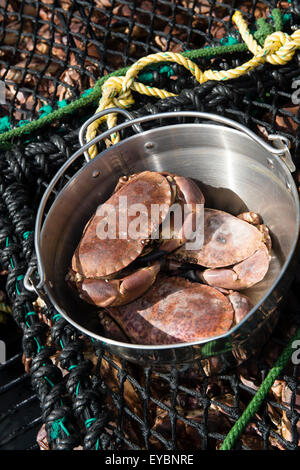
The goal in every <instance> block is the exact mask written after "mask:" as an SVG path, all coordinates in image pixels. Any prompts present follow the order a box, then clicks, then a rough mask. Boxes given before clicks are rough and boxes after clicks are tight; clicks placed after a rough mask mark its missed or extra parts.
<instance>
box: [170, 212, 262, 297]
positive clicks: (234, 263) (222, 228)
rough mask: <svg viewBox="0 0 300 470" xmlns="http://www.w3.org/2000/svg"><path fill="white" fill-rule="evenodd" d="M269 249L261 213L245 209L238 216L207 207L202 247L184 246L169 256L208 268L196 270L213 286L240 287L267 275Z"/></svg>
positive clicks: (237, 288) (251, 283)
mask: <svg viewBox="0 0 300 470" xmlns="http://www.w3.org/2000/svg"><path fill="white" fill-rule="evenodd" d="M270 251H271V237H270V235H269V231H268V228H267V227H266V226H265V225H263V224H262V223H261V219H260V217H259V215H258V214H256V213H254V212H245V213H243V214H240V215H239V216H237V217H235V216H233V215H231V214H229V213H227V212H223V211H220V210H216V209H205V210H204V243H203V246H202V247H201V248H200V249H199V250H187V249H186V248H185V246H182V247H180V248H179V249H178V250H176V251H175V252H174V253H172V254H171V255H170V256H169V259H170V260H171V261H178V262H180V263H191V264H194V265H198V266H201V267H204V268H207V269H205V270H204V271H202V272H201V271H197V273H198V275H199V277H200V279H201V280H202V281H203V282H205V283H207V284H209V285H211V286H214V287H220V288H224V289H233V290H241V289H245V288H248V287H251V286H253V285H254V284H256V283H258V282H260V281H261V280H262V279H263V278H264V277H265V275H266V273H267V271H268V269H269V263H270V259H271V256H270ZM173 266H174V267H175V266H176V265H173ZM174 267H173V269H174Z"/></svg>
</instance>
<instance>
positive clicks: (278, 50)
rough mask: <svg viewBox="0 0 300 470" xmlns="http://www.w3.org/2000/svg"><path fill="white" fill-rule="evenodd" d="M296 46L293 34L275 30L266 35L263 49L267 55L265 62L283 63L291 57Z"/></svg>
mask: <svg viewBox="0 0 300 470" xmlns="http://www.w3.org/2000/svg"><path fill="white" fill-rule="evenodd" d="M297 47H298V45H297V42H295V41H294V38H293V36H289V35H288V34H287V33H283V32H282V31H275V32H274V33H272V34H270V35H269V36H267V37H266V39H265V42H264V46H263V51H264V54H265V55H267V58H266V60H267V62H269V63H271V64H273V65H277V64H279V65H285V64H287V63H288V62H289V61H290V60H291V59H292V58H293V56H294V54H295V51H296V49H297Z"/></svg>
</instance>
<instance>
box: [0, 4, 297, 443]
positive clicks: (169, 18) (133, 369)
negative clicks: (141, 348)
mask: <svg viewBox="0 0 300 470" xmlns="http://www.w3.org/2000/svg"><path fill="white" fill-rule="evenodd" d="M0 5H1V6H0V17H1V33H0V34H1V40H0V44H1V46H0V76H1V80H2V84H3V86H4V87H5V103H3V104H2V105H1V107H0V112H1V119H0V131H2V134H0V143H1V148H2V150H1V155H0V165H1V172H0V178H1V181H0V183H1V184H0V188H1V189H0V223H1V228H0V249H1V252H0V270H1V288H2V290H1V302H2V303H1V304H0V308H1V313H2V321H3V323H2V325H5V322H6V327H4V326H3V329H2V332H3V333H2V336H3V339H4V340H5V341H6V342H7V343H8V342H9V338H12V337H14V338H15V343H14V342H13V341H12V340H10V341H12V343H13V344H12V349H11V353H10V355H11V357H10V358H8V361H7V363H4V364H2V365H1V374H2V378H3V379H2V380H3V383H2V382H1V385H0V393H1V396H2V400H1V403H3V406H2V405H1V406H2V408H1V410H0V411H1V414H0V429H1V430H2V431H1V434H2V435H1V437H0V448H3V449H10V448H14V447H17V448H18V446H19V448H24V446H25V447H27V448H33V447H34V442H30V440H29V441H28V442H27V441H26V442H27V443H26V444H25V443H24V442H25V441H23V442H21V441H18V442H17V437H18V436H20V434H22V433H23V434H24V432H25V431H26V430H27V429H30V430H31V431H32V434H31V436H35V435H36V434H37V431H38V430H39V437H38V440H39V446H40V447H43V448H49V447H50V448H51V449H74V448H83V449H111V450H115V449H151V450H152V449H153V450H173V449H175V450H186V449H220V448H221V447H222V445H223V446H225V447H226V448H234V449H253V450H256V449H259V450H261V449H264V450H269V449H273V450H274V449H287V450H295V449H297V448H298V441H299V431H298V430H299V406H300V405H299V403H300V402H299V396H300V395H299V365H298V364H297V357H295V356H294V357H293V359H292V360H291V353H292V351H293V344H294V343H292V344H290V343H289V341H290V340H293V341H295V340H297V338H298V336H299V332H298V328H299V305H300V298H299V282H300V279H299V270H297V269H296V275H295V278H294V280H293V282H292V285H291V287H290V289H289V292H288V293H287V294H286V296H285V298H284V301H283V302H282V303H281V304H280V305H279V310H280V316H279V323H278V325H277V327H276V329H275V330H274V332H273V333H272V335H271V337H270V338H269V339H268V341H267V342H266V343H265V344H264V345H262V348H261V351H260V353H259V354H258V355H256V356H255V357H251V358H249V359H248V360H247V361H245V362H244V363H243V364H241V365H240V366H239V367H236V368H232V367H231V366H230V365H229V364H226V363H224V364H223V365H222V368H221V369H219V368H218V369H216V370H214V369H213V364H212V363H209V364H207V365H206V366H205V365H203V363H202V362H200V361H199V362H197V361H195V362H194V363H193V364H190V365H189V366H187V367H186V368H185V369H184V370H178V369H177V368H176V367H174V368H172V367H171V368H170V370H168V371H158V370H155V369H153V368H151V367H142V366H138V365H135V364H132V363H129V362H127V361H125V360H123V359H121V358H119V357H117V356H114V355H112V354H110V353H109V352H108V351H106V350H105V348H104V346H103V345H101V344H99V343H98V342H96V341H92V340H91V339H90V338H88V337H85V336H83V335H82V334H81V333H80V332H79V331H77V330H76V329H74V328H73V327H72V326H71V325H70V324H69V323H67V322H66V321H65V320H64V319H63V318H62V317H61V316H60V315H59V314H58V313H57V312H56V311H55V310H54V309H53V307H52V306H51V305H50V304H49V303H46V304H45V303H44V302H43V301H42V300H41V299H37V298H36V295H34V294H32V293H30V292H28V291H26V290H25V288H24V285H23V280H24V276H25V273H26V271H27V269H28V267H30V266H33V265H35V258H34V247H33V235H34V234H33V230H34V221H35V216H36V212H37V209H38V206H39V202H40V199H41V196H42V194H43V193H44V191H45V189H46V187H47V185H48V184H49V182H50V180H51V178H52V177H53V176H54V174H55V173H56V172H57V170H58V169H59V168H60V167H61V165H62V164H63V163H64V162H65V161H66V160H67V159H68V158H69V157H70V156H71V155H72V154H73V153H74V152H75V151H76V150H77V149H78V148H79V142H78V131H79V129H80V127H81V125H82V123H83V122H84V121H85V120H86V119H87V118H88V117H90V116H91V115H92V114H93V113H95V111H96V109H97V106H98V104H99V99H100V97H101V87H102V85H103V84H104V83H105V80H106V79H107V78H109V77H111V76H114V77H117V76H124V74H125V73H126V71H127V70H128V67H130V66H131V65H132V64H134V63H135V62H136V61H137V60H139V59H141V58H143V57H145V56H148V55H149V54H153V53H155V54H157V53H166V52H167V51H171V52H174V53H183V54H184V57H186V58H191V59H192V60H193V63H195V64H196V65H197V66H198V67H199V68H200V69H201V70H203V71H205V70H210V69H213V70H218V71H224V72H228V70H231V69H234V68H236V67H238V66H241V65H242V64H244V63H245V62H246V61H247V60H249V59H250V58H251V57H252V53H251V52H250V51H249V49H248V47H247V46H246V45H245V43H244V42H243V41H242V39H241V35H240V33H239V32H238V30H237V28H236V25H235V24H234V21H233V20H232V18H233V15H234V13H235V11H236V10H238V11H241V12H242V14H243V17H244V19H245V20H246V21H247V24H248V25H249V29H250V32H251V34H252V35H253V37H254V38H255V39H256V41H257V42H258V43H259V44H260V45H263V44H264V41H265V38H266V37H267V36H268V35H270V34H272V33H273V32H274V31H283V32H286V33H287V34H289V35H291V34H293V32H294V31H296V30H297V29H299V26H298V25H299V24H300V11H299V9H298V6H297V2H293V1H291V2H276V1H269V2H267V1H264V2H257V1H245V2H238V1H234V0H232V1H231V0H227V1H222V2H221V1H214V0H209V1H205V0H203V1H191V2H190V1H185V0H182V1H177V2H172V1H160V0H158V1H155V2H150V1H148V0H145V1H111V0H103V1H100V0H99V1H94V2H87V1H73V2H69V1H52V0H49V1H45V2H40V1H29V0H27V1H20V2H19V1H13V2H12V1H10V2H7V1H5V0H3V1H1V4H0ZM212 47H213V49H212ZM299 54H300V53H299V52H298V51H295V53H294V55H293V57H291V59H290V60H289V61H287V62H286V63H284V64H278V65H274V64H270V63H265V64H262V65H259V66H257V67H255V69H254V70H252V71H250V72H248V73H246V74H242V75H241V76H240V77H237V78H229V79H226V80H220V81H216V80H206V81H205V82H203V83H202V84H200V83H199V82H198V80H197V79H196V78H195V76H193V74H191V73H190V71H189V70H188V69H187V68H186V67H184V66H183V65H182V64H179V63H174V62H163V63H157V64H152V63H150V64H148V65H147V67H145V68H144V69H143V70H142V71H140V73H139V75H138V79H139V82H141V83H142V84H144V85H145V86H148V87H152V88H157V89H163V90H166V91H167V92H168V93H169V94H170V95H168V96H166V97H165V98H163V99H160V98H159V97H157V96H148V95H145V94H141V93H139V92H137V91H133V92H132V93H133V98H134V102H133V103H132V105H131V106H130V111H131V113H132V114H133V116H136V117H137V116H143V115H146V114H153V113H156V112H163V111H180V110H199V111H207V112H213V113H216V114H220V115H222V116H227V117H229V118H231V119H233V120H236V121H237V122H240V123H242V124H244V125H246V126H247V127H248V128H250V129H251V130H253V131H254V132H255V133H257V134H258V135H259V136H261V137H262V138H265V137H266V135H267V134H271V133H272V134H274V133H276V132H280V133H281V134H282V135H284V136H286V137H287V138H289V140H290V141H291V145H292V147H291V151H292V155H293V159H294V162H295V165H296V167H297V170H296V172H295V180H296V183H297V184H298V183H299V173H298V171H299V156H298V153H299V126H298V124H299V105H298V102H297V88H298V87H299V84H298V86H297V80H299V83H300V72H299V60H300V55H299ZM100 77H104V78H100ZM99 79H100V85H99ZM171 94H172V95H171ZM176 122H181V121H176ZM156 124H157V123H156ZM106 125H107V123H106V122H103V123H101V125H100V127H99V130H104V129H105V128H106ZM153 125H155V123H154V122H152V123H148V124H146V125H143V129H147V128H151V126H153ZM130 132H131V131H128V130H125V131H122V133H121V136H120V137H121V139H123V138H126V137H127V136H128V135H129V133H130ZM100 149H101V147H100ZM78 165H79V164H78ZM78 168H79V166H77V167H76V165H75V168H74V169H73V170H72V171H74V172H75V171H76V170H77V169H78ZM69 176H70V175H69ZM10 312H12V314H13V322H12V323H11V319H10ZM2 325H1V327H2ZM295 335H296V336H295ZM297 335H298V336H297ZM14 354H15V355H14ZM20 355H22V360H23V363H24V366H25V370H26V372H25V374H23V372H21V371H20V368H19V367H17V366H16V364H18V363H20V361H21V359H20ZM12 369H14V371H16V372H15V375H13V373H12V372H11V370H12ZM24 377H25V378H24ZM27 379H30V383H31V387H32V395H31V394H30V391H28V392H26V393H27V395H26V396H24V398H23V399H22V400H23V401H18V398H17V397H18V394H15V395H14V394H12V392H11V391H12V389H13V388H14V387H17V386H18V383H22V380H27ZM11 396H16V400H15V401H13V400H12V398H9V397H11ZM37 401H38V403H39V406H38V405H37V403H36V402H37ZM29 402H30V404H31V405H32V404H35V412H33V414H32V415H30V418H29V414H27V416H28V421H27V422H26V419H25V418H24V416H26V413H25V414H24V409H25V408H24V407H25V406H28V404H29ZM6 403H9V405H8V407H7V405H6ZM249 405H250V406H249ZM22 413H23V414H22ZM19 416H23V418H22V419H21V418H18V417H19ZM8 424H9V429H10V431H9V432H8V433H7V432H6V431H5V430H6V429H8V428H7V426H8ZM32 439H34V437H32ZM16 442H17V443H16ZM22 446H23V447H22Z"/></svg>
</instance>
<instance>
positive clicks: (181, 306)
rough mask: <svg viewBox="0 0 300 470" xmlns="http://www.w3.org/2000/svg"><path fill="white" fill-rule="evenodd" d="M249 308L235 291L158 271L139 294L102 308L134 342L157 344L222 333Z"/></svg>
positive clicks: (107, 332) (204, 337)
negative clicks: (150, 282) (151, 283)
mask: <svg viewBox="0 0 300 470" xmlns="http://www.w3.org/2000/svg"><path fill="white" fill-rule="evenodd" d="M251 308H252V304H251V302H250V300H249V299H248V298H247V297H246V296H244V295H241V294H240V293H238V292H233V293H230V294H229V295H224V294H223V293H222V292H220V291H219V290H218V289H215V288H213V287H211V286H207V285H204V284H200V283H196V282H190V281H188V280H187V279H184V278H181V277H173V276H166V275H163V274H161V273H160V274H159V275H158V276H157V279H156V282H155V284H154V285H153V286H152V287H151V289H149V290H148V291H147V292H146V293H145V294H144V295H143V296H142V297H140V298H138V299H136V300H135V301H133V302H131V303H130V304H127V305H123V306H120V307H107V308H106V309H105V310H106V312H107V313H108V314H109V315H110V317H111V318H112V320H113V322H114V326H116V325H118V326H119V327H120V329H121V330H122V331H123V332H124V334H125V335H126V336H127V338H129V339H130V340H131V341H132V342H133V343H135V344H145V345H158V344H174V343H183V342H191V341H197V340H200V339H206V338H210V337H213V336H219V335H222V334H224V333H226V332H227V331H228V330H229V329H230V328H231V327H232V326H233V325H235V324H236V323H238V322H240V321H241V320H242V319H243V318H244V317H245V316H246V315H247V314H248V313H249V311H250V310H251ZM101 318H102V321H103V312H101ZM104 326H105V325H104ZM112 331H113V330H112ZM109 333H110V332H109V331H106V334H107V335H108V336H110V334H109Z"/></svg>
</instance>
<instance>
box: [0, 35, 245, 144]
mask: <svg viewBox="0 0 300 470" xmlns="http://www.w3.org/2000/svg"><path fill="white" fill-rule="evenodd" d="M247 50H248V48H247V45H246V44H244V43H242V44H231V45H225V46H217V47H207V48H204V49H198V50H194V51H188V52H183V53H182V55H184V56H185V57H188V58H190V59H191V60H193V59H196V58H199V57H209V58H211V57H216V56H218V55H221V54H230V53H233V52H245V51H247ZM128 69H129V67H125V68H122V69H119V70H117V71H115V72H112V73H110V74H108V75H105V77H101V78H100V79H99V80H98V81H97V82H96V83H95V86H94V87H93V88H92V89H91V91H90V92H89V93H83V95H82V96H81V97H80V98H78V99H77V100H75V101H73V102H71V103H69V104H67V105H66V106H62V107H60V108H59V109H56V110H54V111H52V112H50V113H49V114H47V112H48V111H49V109H46V113H45V112H44V113H42V116H41V117H40V118H39V119H37V120H35V121H31V122H28V123H25V124H23V125H22V126H21V127H16V128H14V129H10V130H9V131H6V132H3V133H2V134H0V144H3V143H5V142H7V141H8V140H10V139H13V138H16V137H19V136H21V135H23V134H28V133H31V132H34V131H36V130H38V129H41V128H42V127H44V126H46V125H49V124H51V123H53V122H54V121H58V120H60V119H63V118H64V117H66V116H68V115H69V114H72V113H74V112H75V111H78V110H80V109H82V108H84V107H86V106H89V105H93V104H95V103H97V102H98V100H99V98H100V97H101V93H102V85H103V83H105V82H106V80H107V79H108V78H110V77H119V76H122V75H125V74H126V72H127V70H128ZM145 71H146V68H145Z"/></svg>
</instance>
